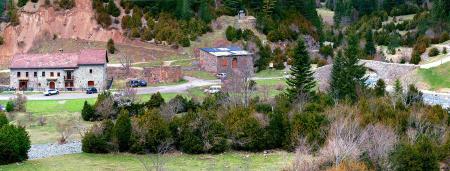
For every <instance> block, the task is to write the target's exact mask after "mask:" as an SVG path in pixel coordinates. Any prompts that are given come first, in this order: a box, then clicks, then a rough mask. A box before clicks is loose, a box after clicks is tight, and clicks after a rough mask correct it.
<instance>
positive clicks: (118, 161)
mask: <svg viewBox="0 0 450 171" xmlns="http://www.w3.org/2000/svg"><path fill="white" fill-rule="evenodd" d="M292 158H293V154H292V153H287V152H282V151H275V152H273V153H268V154H263V153H247V152H226V153H222V154H218V155H209V154H202V155H187V154H181V153H174V154H168V155H164V156H162V157H160V158H158V157H157V156H156V155H133V154H86V153H82V154H71V155H64V156H58V157H51V158H46V159H38V160H30V161H26V162H24V163H20V164H15V163H14V164H10V165H6V166H0V170H37V171H40V170H42V171H48V170H58V171H59V170H127V171H129V170H139V171H141V170H156V169H155V168H156V167H155V165H156V164H154V163H158V162H155V161H157V159H159V160H158V161H161V162H160V163H161V164H159V165H160V166H161V167H162V168H163V169H162V170H264V171H265V170H267V171H272V170H281V169H282V168H284V167H286V166H287V165H289V163H290V161H291V160H292Z"/></svg>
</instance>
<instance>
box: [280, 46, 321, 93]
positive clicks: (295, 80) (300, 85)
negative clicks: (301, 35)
mask: <svg viewBox="0 0 450 171" xmlns="http://www.w3.org/2000/svg"><path fill="white" fill-rule="evenodd" d="M291 59H292V66H291V68H290V74H291V77H289V78H288V79H287V81H286V83H287V85H288V88H287V92H286V93H287V95H288V97H289V99H290V100H291V101H293V100H295V99H296V98H297V97H299V95H303V94H309V93H311V92H312V91H313V90H312V89H313V88H314V86H315V84H316V82H315V81H314V77H313V72H312V71H311V61H310V57H309V54H308V51H307V50H306V45H305V43H304V41H303V40H302V39H299V40H298V41H297V47H296V48H295V49H294V54H293V56H292V58H291Z"/></svg>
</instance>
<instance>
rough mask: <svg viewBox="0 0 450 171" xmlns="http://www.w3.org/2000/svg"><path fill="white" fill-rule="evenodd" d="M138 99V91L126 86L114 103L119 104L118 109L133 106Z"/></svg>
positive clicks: (116, 95) (115, 97) (116, 96)
mask: <svg viewBox="0 0 450 171" xmlns="http://www.w3.org/2000/svg"><path fill="white" fill-rule="evenodd" d="M137 99H138V98H137V95H136V89H133V88H131V87H130V86H126V85H125V88H124V89H123V90H122V91H120V92H119V93H117V94H115V95H114V101H115V102H117V106H118V107H125V106H131V105H132V104H133V103H136V101H137Z"/></svg>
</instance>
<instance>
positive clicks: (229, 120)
mask: <svg viewBox="0 0 450 171" xmlns="http://www.w3.org/2000/svg"><path fill="white" fill-rule="evenodd" d="M223 123H224V125H225V130H226V132H227V134H228V136H229V138H230V139H231V140H232V147H233V148H234V149H236V150H248V151H259V150H263V149H264V147H265V140H264V130H263V129H262V128H261V124H260V123H259V121H258V120H257V119H256V118H255V117H254V116H253V111H252V110H250V109H246V108H243V107H237V108H234V109H231V110H230V111H229V112H228V113H227V114H226V115H225V116H224V118H223Z"/></svg>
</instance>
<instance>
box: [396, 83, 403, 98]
mask: <svg viewBox="0 0 450 171" xmlns="http://www.w3.org/2000/svg"><path fill="white" fill-rule="evenodd" d="M394 92H395V94H397V95H401V94H403V86H402V83H401V82H400V80H399V79H396V80H395V83H394Z"/></svg>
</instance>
